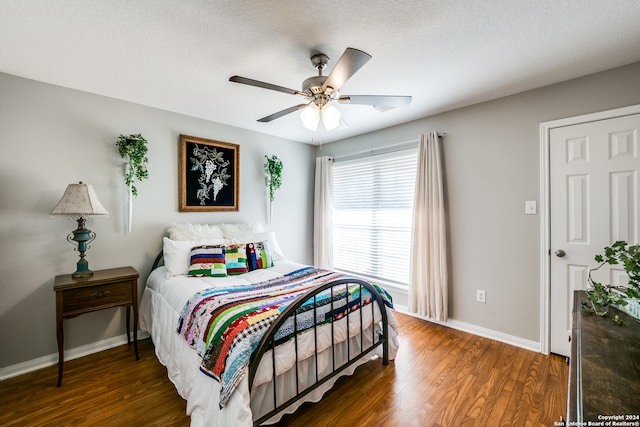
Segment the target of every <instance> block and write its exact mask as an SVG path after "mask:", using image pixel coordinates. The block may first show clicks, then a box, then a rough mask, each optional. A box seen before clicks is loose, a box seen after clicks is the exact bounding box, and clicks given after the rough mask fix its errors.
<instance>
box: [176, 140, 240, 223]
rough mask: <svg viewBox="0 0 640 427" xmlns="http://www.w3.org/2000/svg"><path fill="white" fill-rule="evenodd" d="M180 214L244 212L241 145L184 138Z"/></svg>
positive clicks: (179, 184) (180, 183)
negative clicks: (241, 182) (241, 201)
mask: <svg viewBox="0 0 640 427" xmlns="http://www.w3.org/2000/svg"><path fill="white" fill-rule="evenodd" d="M178 169H179V170H178V191H179V193H180V194H179V197H178V199H179V211H180V212H237V211H239V210H240V207H239V201H240V146H239V145H237V144H230V143H228V142H221V141H214V140H211V139H205V138H198V137H195V136H188V135H180V155H179V168H178Z"/></svg>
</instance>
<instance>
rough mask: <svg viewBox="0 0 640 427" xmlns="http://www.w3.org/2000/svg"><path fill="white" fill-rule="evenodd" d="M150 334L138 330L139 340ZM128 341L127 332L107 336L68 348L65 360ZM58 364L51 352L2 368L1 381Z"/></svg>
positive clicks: (55, 354) (0, 372)
mask: <svg viewBox="0 0 640 427" xmlns="http://www.w3.org/2000/svg"><path fill="white" fill-rule="evenodd" d="M148 337H149V334H148V333H146V332H143V331H138V340H141V339H145V338H148ZM126 343H127V334H122V335H119V336H115V337H111V338H107V339H104V340H101V341H97V342H94V343H90V344H85V345H81V346H80V347H75V348H70V349H66V350H65V351H64V360H65V362H66V361H68V360H73V359H77V358H79V357H83V356H87V355H89V354H93V353H97V352H99V351H103V350H108V349H110V348H113V347H118V346H120V345H124V344H126ZM57 364H58V353H53V354H49V355H47V356H42V357H38V358H37V359H33V360H27V361H26V362H22V363H18V364H16V365H12V366H7V367H5V368H0V381H4V380H6V379H9V378H13V377H17V376H18V375H22V374H26V373H28V372H32V371H37V370H38V369H42V368H48V367H49V366H53V365H57Z"/></svg>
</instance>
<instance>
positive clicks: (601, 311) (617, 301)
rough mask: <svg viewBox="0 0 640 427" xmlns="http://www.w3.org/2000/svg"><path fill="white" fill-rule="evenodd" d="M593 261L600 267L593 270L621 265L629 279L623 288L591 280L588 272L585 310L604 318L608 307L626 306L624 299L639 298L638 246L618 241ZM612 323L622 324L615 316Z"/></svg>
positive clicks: (639, 264)
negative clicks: (605, 266) (604, 266)
mask: <svg viewBox="0 0 640 427" xmlns="http://www.w3.org/2000/svg"><path fill="white" fill-rule="evenodd" d="M595 261H596V262H598V263H600V265H598V267H596V268H595V269H594V270H597V269H599V268H601V267H602V266H603V265H605V264H608V265H622V266H623V268H624V270H625V272H626V273H627V276H628V277H629V284H628V286H626V287H623V288H620V287H615V286H613V285H609V284H602V283H599V282H596V281H595V280H593V279H592V277H591V271H589V278H588V282H589V286H588V288H587V297H588V300H589V302H588V303H585V305H586V308H587V309H589V310H590V311H592V312H593V313H595V314H597V315H598V316H606V315H607V313H608V311H609V307H610V306H612V305H616V306H625V305H627V301H626V300H625V298H635V299H638V298H640V245H638V244H636V245H629V244H628V243H627V242H625V241H622V240H619V241H617V242H615V243H614V244H612V245H611V246H606V247H605V248H604V254H598V255H596V256H595ZM613 321H614V322H615V323H616V324H622V320H621V319H620V317H619V316H618V315H617V314H616V315H615V316H614V318H613Z"/></svg>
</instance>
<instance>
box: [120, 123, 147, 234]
mask: <svg viewBox="0 0 640 427" xmlns="http://www.w3.org/2000/svg"><path fill="white" fill-rule="evenodd" d="M116 145H117V146H118V152H119V153H120V156H121V157H122V158H123V159H125V160H127V163H126V165H125V171H124V183H125V185H126V186H127V188H128V189H129V198H128V199H129V217H128V223H127V232H128V233H131V221H132V216H133V198H134V197H136V196H138V189H137V188H136V186H135V182H136V181H137V182H140V181H142V180H143V179H147V178H149V171H148V170H147V162H148V161H149V159H148V158H147V151H148V149H147V140H146V139H144V137H143V136H142V135H141V134H139V133H138V134H131V135H129V136H125V135H120V136H119V137H118V140H117V141H116Z"/></svg>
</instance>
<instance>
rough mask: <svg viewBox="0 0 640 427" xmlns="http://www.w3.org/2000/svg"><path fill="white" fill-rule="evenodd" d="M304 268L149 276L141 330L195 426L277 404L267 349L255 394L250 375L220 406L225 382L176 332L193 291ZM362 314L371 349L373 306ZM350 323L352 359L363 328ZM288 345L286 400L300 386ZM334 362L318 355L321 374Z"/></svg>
mask: <svg viewBox="0 0 640 427" xmlns="http://www.w3.org/2000/svg"><path fill="white" fill-rule="evenodd" d="M303 267H305V266H304V265H301V264H297V263H294V262H291V261H287V260H282V261H278V262H276V263H275V266H274V267H272V268H268V269H262V270H254V271H252V272H249V273H246V274H242V275H239V276H230V277H224V278H220V277H216V278H212V277H187V276H171V275H170V274H168V273H167V270H166V268H165V267H160V268H157V269H156V270H154V271H153V272H152V273H151V274H150V276H149V279H148V281H147V286H146V288H145V291H144V293H143V295H142V301H141V304H140V325H141V329H142V330H145V331H147V332H149V334H150V335H151V338H152V340H153V342H154V345H155V349H156V355H157V357H158V360H159V361H160V362H161V363H162V364H163V365H165V366H166V367H167V371H168V375H169V378H170V380H171V381H172V382H173V383H174V385H175V386H176V389H177V391H178V393H179V394H180V396H182V397H183V398H184V399H185V400H186V401H187V413H188V414H189V415H190V416H191V425H192V426H226V425H234V426H247V427H248V426H251V425H252V422H253V419H254V418H258V417H259V416H261V415H262V414H265V413H267V412H269V411H270V410H271V409H272V407H273V394H272V393H273V391H272V384H271V382H270V381H271V375H272V367H271V357H270V353H268V354H267V355H265V357H264V358H263V361H262V363H261V364H260V367H259V369H258V372H257V375H256V379H255V380H254V388H253V392H252V394H251V397H250V395H249V387H248V379H247V376H245V377H244V378H243V380H242V382H241V383H240V385H239V386H238V388H237V389H236V390H235V391H234V393H233V394H232V396H231V399H230V400H229V401H228V403H227V404H226V405H225V406H224V408H222V409H220V408H219V405H218V403H219V396H220V384H219V383H218V382H217V381H215V380H214V379H212V378H210V377H208V376H206V375H204V374H203V373H201V372H200V370H199V367H200V363H201V361H202V360H201V358H200V356H199V355H198V354H197V352H196V351H195V350H193V349H192V348H190V347H189V346H187V344H186V343H185V342H184V340H183V338H182V337H181V336H180V335H179V334H178V333H176V329H177V325H178V319H179V317H180V313H181V312H182V309H183V307H184V305H185V303H186V302H187V301H188V300H189V298H190V297H191V296H192V295H193V294H194V293H196V292H198V291H200V290H203V289H207V288H211V287H215V286H225V287H228V286H241V285H247V284H250V283H257V282H260V281H264V280H269V279H272V278H275V277H279V276H281V275H283V274H286V273H289V272H291V271H294V270H298V269H300V268H303ZM357 314H358V312H353V313H352V314H350V316H354V315H357ZM362 314H363V324H364V326H365V327H367V330H366V331H365V333H364V334H363V344H364V347H365V348H366V347H367V346H368V345H370V344H371V341H372V336H373V333H372V331H371V329H370V328H371V323H372V322H371V317H372V316H371V310H367V309H365V310H362ZM387 316H388V318H389V344H390V345H389V358H390V359H393V358H394V357H395V354H396V351H397V348H398V340H397V323H396V319H395V317H394V316H393V312H392V311H391V310H389V309H387ZM379 320H380V314H379V311H378V310H377V306H376V310H375V319H374V325H373V327H376V328H378V323H379ZM349 326H350V333H349V336H350V348H351V353H352V357H353V355H354V354H358V352H359V349H360V333H359V332H356V328H357V329H358V330H359V326H360V319H359V317H358V318H357V321H350V322H349ZM302 335H304V334H302ZM306 335H307V336H306V337H305V336H302V337H301V338H300V339H299V341H298V345H299V357H298V374H299V375H300V377H299V378H300V382H301V384H302V387H301V389H302V388H304V384H305V383H306V382H308V383H312V382H314V381H315V358H313V357H310V358H308V359H305V357H306V356H309V355H310V354H309V351H307V352H306V353H305V351H300V349H301V348H302V349H304V348H310V347H307V346H305V345H302V346H301V345H300V343H302V342H304V340H305V339H306V340H313V335H312V334H311V333H306ZM334 336H335V337H336V339H338V337H339V336H342V338H343V339H344V338H345V337H346V319H341V320H340V321H337V322H335V324H334ZM318 337H319V340H318V341H319V342H320V345H323V346H324V347H327V346H330V345H331V328H330V326H329V325H324V326H323V327H321V328H319V330H318ZM323 337H324V338H323ZM322 343H324V344H322ZM327 343H328V344H327ZM287 345H288V346H292V345H293V341H289V342H288V343H285V344H283V345H281V346H279V347H278V349H276V372H277V373H278V375H279V376H278V378H277V381H276V382H277V385H278V389H279V392H282V391H283V392H285V394H286V395H287V397H286V398H285V399H287V398H289V397H292V396H293V395H294V394H295V386H292V385H291V384H295V369H290V368H292V367H293V366H294V364H295V356H294V354H295V352H294V351H292V349H291V348H287ZM346 352H347V346H346V345H343V346H338V347H337V348H336V353H335V356H336V365H337V366H340V364H342V363H344V362H345V361H346V360H347V355H346ZM381 352H382V347H381V346H378V347H377V349H376V350H375V352H374V353H372V354H378V355H381ZM310 353H311V354H313V351H310ZM267 356H268V357H267ZM303 359H304V360H303ZM369 359H370V357H369V356H366V357H363V358H362V359H361V360H359V361H358V363H354V364H353V365H351V366H350V367H349V368H348V369H347V370H345V371H344V373H343V375H351V374H352V373H353V371H355V369H356V368H357V366H359V365H360V364H362V363H366V362H367V361H368V360H369ZM267 360H268V363H267ZM332 360H333V359H332V357H331V353H330V349H328V350H325V351H324V352H320V353H319V358H318V371H319V373H320V377H322V376H323V374H326V373H328V372H330V370H331V367H332V366H331V363H332V362H331V361H332ZM337 379H338V376H336V377H334V378H333V379H331V380H329V381H327V383H325V384H324V385H323V386H321V387H319V388H317V389H316V390H314V391H313V392H311V393H309V394H308V395H306V396H305V397H304V398H302V399H300V400H298V401H296V402H294V404H292V405H290V406H289V407H288V408H287V409H286V410H285V411H283V412H281V413H280V414H278V415H276V416H275V417H274V418H272V419H270V420H269V421H268V423H273V422H276V421H277V420H278V419H279V418H280V417H281V416H282V415H283V414H285V413H291V412H293V411H295V410H296V409H297V408H298V407H299V406H300V405H301V404H302V403H304V402H305V401H313V402H317V401H319V400H320V399H321V398H322V395H323V394H324V393H325V392H326V391H327V390H328V389H330V388H331V386H332V385H333V383H334V382H335V381H336V380H337Z"/></svg>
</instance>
